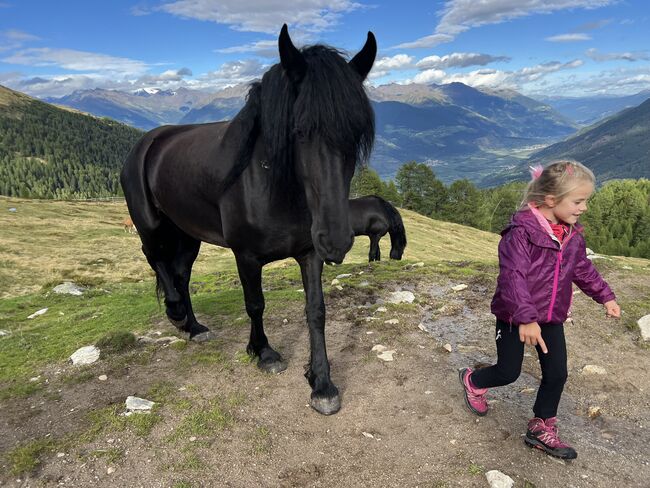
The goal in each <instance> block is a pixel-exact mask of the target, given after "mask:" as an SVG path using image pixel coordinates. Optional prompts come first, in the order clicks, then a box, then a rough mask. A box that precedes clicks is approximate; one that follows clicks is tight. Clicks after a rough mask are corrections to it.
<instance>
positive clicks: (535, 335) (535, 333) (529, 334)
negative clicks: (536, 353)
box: [519, 322, 548, 354]
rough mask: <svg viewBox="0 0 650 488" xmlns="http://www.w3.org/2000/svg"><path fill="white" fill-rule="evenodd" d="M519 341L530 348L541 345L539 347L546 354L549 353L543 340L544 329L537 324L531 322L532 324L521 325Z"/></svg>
mask: <svg viewBox="0 0 650 488" xmlns="http://www.w3.org/2000/svg"><path fill="white" fill-rule="evenodd" d="M519 340H520V341H521V342H524V343H526V344H528V345H529V346H536V345H538V344H539V347H541V348H542V352H543V353H544V354H546V353H548V349H547V348H546V344H545V343H544V339H542V328H541V327H540V326H539V324H538V323H537V322H531V323H530V324H520V325H519Z"/></svg>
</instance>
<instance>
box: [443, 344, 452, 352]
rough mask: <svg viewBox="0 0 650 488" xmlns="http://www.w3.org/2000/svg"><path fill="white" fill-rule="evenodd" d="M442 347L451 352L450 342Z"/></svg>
mask: <svg viewBox="0 0 650 488" xmlns="http://www.w3.org/2000/svg"><path fill="white" fill-rule="evenodd" d="M442 347H443V349H444V350H445V351H447V352H451V344H449V343H447V344H445V345H444V346H442Z"/></svg>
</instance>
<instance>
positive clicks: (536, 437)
mask: <svg viewBox="0 0 650 488" xmlns="http://www.w3.org/2000/svg"><path fill="white" fill-rule="evenodd" d="M556 422H557V417H552V418H550V419H546V420H544V419H540V418H537V417H535V418H532V419H530V420H529V421H528V432H526V437H524V442H525V443H526V444H528V445H529V446H530V447H536V448H537V449H541V450H542V451H545V452H546V453H548V454H550V455H551V456H555V457H559V458H562V459H575V458H577V457H578V453H577V452H576V451H575V449H573V448H572V447H571V446H569V445H568V444H565V443H564V442H562V441H561V440H560V438H559V437H558V436H557V427H556V426H555V423H556Z"/></svg>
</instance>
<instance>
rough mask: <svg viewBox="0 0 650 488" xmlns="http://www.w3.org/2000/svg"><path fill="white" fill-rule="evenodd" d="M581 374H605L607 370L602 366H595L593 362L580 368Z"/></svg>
mask: <svg viewBox="0 0 650 488" xmlns="http://www.w3.org/2000/svg"><path fill="white" fill-rule="evenodd" d="M582 373H583V374H601V375H602V374H607V370H606V369H605V368H603V367H602V366H596V365H594V364H587V365H586V366H585V367H584V368H582Z"/></svg>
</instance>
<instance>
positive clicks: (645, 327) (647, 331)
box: [637, 314, 650, 342]
mask: <svg viewBox="0 0 650 488" xmlns="http://www.w3.org/2000/svg"><path fill="white" fill-rule="evenodd" d="M637 324H638V325H639V329H641V338H642V339H643V340H644V341H646V342H647V341H650V314H648V315H644V316H643V317H641V318H640V319H639V320H638V321H637Z"/></svg>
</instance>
